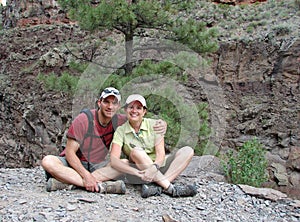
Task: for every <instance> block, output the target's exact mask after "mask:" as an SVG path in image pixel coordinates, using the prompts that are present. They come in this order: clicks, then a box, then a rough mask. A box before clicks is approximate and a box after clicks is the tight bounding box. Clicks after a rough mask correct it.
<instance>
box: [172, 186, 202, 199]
mask: <svg viewBox="0 0 300 222" xmlns="http://www.w3.org/2000/svg"><path fill="white" fill-rule="evenodd" d="M167 194H168V195H170V196H172V197H193V196H195V195H196V194H197V187H196V186H195V185H174V186H173V190H172V192H171V193H167Z"/></svg>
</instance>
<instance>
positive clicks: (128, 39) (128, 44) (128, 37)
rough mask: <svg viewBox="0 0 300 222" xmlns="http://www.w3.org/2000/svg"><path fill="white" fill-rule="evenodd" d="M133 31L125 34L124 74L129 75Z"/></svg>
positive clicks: (130, 70)
mask: <svg viewBox="0 0 300 222" xmlns="http://www.w3.org/2000/svg"><path fill="white" fill-rule="evenodd" d="M132 47H133V33H129V34H125V51H126V63H125V74H126V75H129V74H130V73H132V69H133V65H132V52H133V49H132Z"/></svg>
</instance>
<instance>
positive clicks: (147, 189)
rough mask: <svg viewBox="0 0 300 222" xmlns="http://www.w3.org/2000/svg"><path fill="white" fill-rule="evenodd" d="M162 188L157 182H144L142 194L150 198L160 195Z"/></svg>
mask: <svg viewBox="0 0 300 222" xmlns="http://www.w3.org/2000/svg"><path fill="white" fill-rule="evenodd" d="M161 192H162V188H161V187H160V186H157V185H156V184H143V185H142V193H141V196H142V197H143V198H148V197H151V196H160V194H161Z"/></svg>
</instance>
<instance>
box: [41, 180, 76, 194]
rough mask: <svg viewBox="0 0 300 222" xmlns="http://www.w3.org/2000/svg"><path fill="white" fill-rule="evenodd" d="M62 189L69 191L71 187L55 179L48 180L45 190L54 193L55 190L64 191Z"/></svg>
mask: <svg viewBox="0 0 300 222" xmlns="http://www.w3.org/2000/svg"><path fill="white" fill-rule="evenodd" d="M64 189H66V190H71V189H72V185H70V184H66V183H62V182H60V181H58V180H56V179H55V178H49V180H48V181H47V185H46V190H47V191H48V192H51V191H56V190H64Z"/></svg>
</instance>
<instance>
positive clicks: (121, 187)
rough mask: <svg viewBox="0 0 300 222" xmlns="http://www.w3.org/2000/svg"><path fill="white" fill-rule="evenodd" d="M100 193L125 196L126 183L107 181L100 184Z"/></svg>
mask: <svg viewBox="0 0 300 222" xmlns="http://www.w3.org/2000/svg"><path fill="white" fill-rule="evenodd" d="M98 187H99V192H100V193H114V194H125V192H126V186H125V183H124V181H122V180H117V181H106V182H102V183H98Z"/></svg>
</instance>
